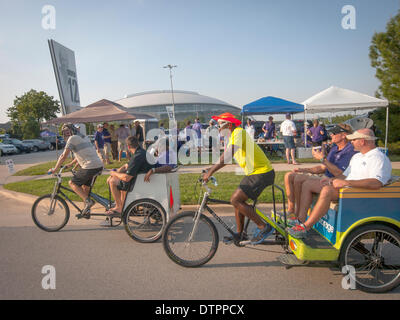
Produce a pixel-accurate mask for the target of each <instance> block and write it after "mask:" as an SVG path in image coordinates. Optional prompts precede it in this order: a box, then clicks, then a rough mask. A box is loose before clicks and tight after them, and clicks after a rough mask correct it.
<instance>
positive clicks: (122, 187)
mask: <svg viewBox="0 0 400 320" xmlns="http://www.w3.org/2000/svg"><path fill="white" fill-rule="evenodd" d="M135 182H136V177H133V178H132V180H130V181H128V182H125V181H122V180H120V181H119V184H118V185H117V189H118V190H120V191H131V190H129V189H130V188H131V186H132V184H135Z"/></svg>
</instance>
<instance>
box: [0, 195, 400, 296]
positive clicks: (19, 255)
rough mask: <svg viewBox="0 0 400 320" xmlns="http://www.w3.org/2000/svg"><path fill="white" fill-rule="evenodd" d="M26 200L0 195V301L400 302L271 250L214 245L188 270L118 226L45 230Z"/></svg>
mask: <svg viewBox="0 0 400 320" xmlns="http://www.w3.org/2000/svg"><path fill="white" fill-rule="evenodd" d="M22 200H24V201H22ZM25 200H26V199H22V198H21V200H17V199H16V198H14V197H11V196H8V195H7V194H4V193H0V202H1V204H2V206H1V209H0V252H1V257H2V258H1V260H0V299H239V300H245V299H257V300H258V299H345V300H347V299H399V298H400V288H398V289H397V290H395V291H393V292H391V293H388V294H383V295H374V294H366V293H363V292H361V291H354V290H351V291H349V290H344V289H342V288H341V281H342V276H341V274H340V273H339V272H338V270H337V269H335V268H333V267H332V266H329V265H313V266H303V267H296V268H292V269H288V270H286V269H285V268H283V267H282V266H281V265H280V263H279V262H277V260H276V257H278V256H279V255H280V254H282V249H281V247H280V246H276V245H275V246H265V245H262V246H257V247H248V248H247V247H246V248H237V247H234V246H226V245H224V244H222V243H220V247H219V249H218V252H217V254H216V256H215V257H214V258H213V260H211V261H210V262H209V263H208V264H207V265H205V266H203V267H201V268H196V269H186V268H182V267H180V266H178V265H176V264H174V263H173V262H172V261H171V260H169V258H168V257H167V256H166V255H165V253H164V250H163V248H162V244H161V243H160V242H158V243H153V244H140V243H137V242H135V241H133V240H131V239H130V238H129V237H128V235H127V234H126V232H125V230H124V229H123V228H121V227H119V228H116V229H109V228H103V227H99V221H98V220H97V221H93V220H90V221H81V220H80V221H76V220H75V219H74V218H73V219H71V223H69V224H68V225H67V226H66V227H65V228H64V229H63V230H62V231H59V232H56V233H46V232H44V231H41V230H39V229H38V228H36V227H35V226H34V225H33V222H32V220H31V218H30V207H31V203H30V202H29V199H28V202H26V201H25ZM73 215H74V212H72V216H73ZM225 219H226V220H229V221H230V223H232V224H233V219H232V217H225ZM220 234H221V235H222V234H223V232H222V231H221V233H220ZM45 265H52V266H54V267H55V270H56V289H55V290H44V289H42V286H41V281H42V279H43V277H44V275H43V274H42V273H41V270H42V267H43V266H45Z"/></svg>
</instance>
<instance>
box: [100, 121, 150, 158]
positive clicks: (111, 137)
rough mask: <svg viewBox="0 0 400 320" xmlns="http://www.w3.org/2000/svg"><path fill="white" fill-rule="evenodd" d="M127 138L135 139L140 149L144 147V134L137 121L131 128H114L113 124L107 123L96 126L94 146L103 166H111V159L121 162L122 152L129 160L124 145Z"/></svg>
mask: <svg viewBox="0 0 400 320" xmlns="http://www.w3.org/2000/svg"><path fill="white" fill-rule="evenodd" d="M129 136H133V137H136V138H137V139H138V141H139V143H140V145H141V147H142V148H143V147H144V132H143V127H142V126H141V125H140V122H139V121H135V122H134V125H133V126H132V125H129V126H128V127H127V126H126V125H124V124H120V126H119V127H118V128H115V126H114V125H113V124H111V125H108V123H107V122H104V123H103V124H98V125H97V130H96V133H95V135H94V145H95V148H96V152H97V154H98V155H99V157H100V159H101V160H102V161H103V163H104V164H111V163H112V162H111V159H112V160H114V161H121V159H122V155H123V153H124V152H125V155H126V157H127V158H128V159H130V153H129V151H128V148H127V144H126V138H128V137H129Z"/></svg>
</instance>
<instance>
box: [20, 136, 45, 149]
mask: <svg viewBox="0 0 400 320" xmlns="http://www.w3.org/2000/svg"><path fill="white" fill-rule="evenodd" d="M22 142H27V143H32V144H33V151H34V152H37V151H39V150H49V149H50V142H49V141H44V140H41V139H29V140H23V141H22Z"/></svg>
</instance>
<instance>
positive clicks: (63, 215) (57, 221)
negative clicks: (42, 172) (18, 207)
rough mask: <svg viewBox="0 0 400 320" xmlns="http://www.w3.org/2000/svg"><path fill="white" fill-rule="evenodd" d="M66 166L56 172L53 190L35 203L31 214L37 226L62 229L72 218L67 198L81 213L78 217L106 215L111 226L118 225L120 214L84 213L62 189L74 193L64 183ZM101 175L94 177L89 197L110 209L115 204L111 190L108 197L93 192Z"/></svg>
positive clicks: (46, 229)
mask: <svg viewBox="0 0 400 320" xmlns="http://www.w3.org/2000/svg"><path fill="white" fill-rule="evenodd" d="M65 168H66V167H65V166H62V167H61V168H60V171H59V172H58V173H56V174H54V176H55V177H56V181H55V183H54V188H53V192H52V193H50V194H45V195H43V196H41V197H39V198H38V199H36V201H35V202H34V203H33V205H32V210H31V214H32V219H33V222H34V223H35V224H36V226H37V227H39V228H40V229H42V230H44V231H47V232H55V231H59V230H61V229H62V228H63V227H64V226H65V225H66V224H67V223H68V220H69V218H70V210H69V207H68V204H67V202H66V201H65V200H67V201H68V202H69V203H70V204H71V205H72V206H73V207H74V208H75V209H76V210H78V212H79V214H77V215H76V217H77V218H78V219H81V218H86V219H90V217H91V216H103V217H104V216H106V217H107V219H106V220H107V221H109V223H110V226H111V227H116V226H118V225H120V224H121V222H122V216H121V215H118V214H106V213H92V212H89V213H87V214H83V209H80V208H79V207H78V206H77V205H76V204H75V203H74V202H73V201H72V200H71V199H70V198H69V197H68V196H67V195H66V194H65V193H64V192H63V191H62V190H66V191H69V192H72V193H74V191H73V190H72V189H70V188H67V187H65V186H63V185H62V173H63V170H64V169H65ZM99 175H101V172H99V173H97V174H96V175H95V176H94V177H93V178H92V181H91V184H90V189H89V197H90V198H92V199H93V200H94V201H95V202H97V203H99V204H100V205H102V206H103V207H104V208H105V210H110V209H111V207H112V205H113V201H111V192H110V191H109V198H108V199H106V198H104V197H102V196H100V195H98V194H95V193H93V192H92V188H93V185H94V183H95V181H96V179H97V177H98V176H99Z"/></svg>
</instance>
